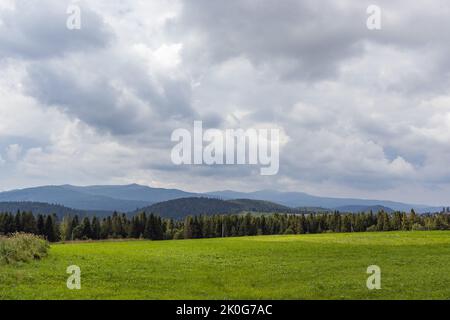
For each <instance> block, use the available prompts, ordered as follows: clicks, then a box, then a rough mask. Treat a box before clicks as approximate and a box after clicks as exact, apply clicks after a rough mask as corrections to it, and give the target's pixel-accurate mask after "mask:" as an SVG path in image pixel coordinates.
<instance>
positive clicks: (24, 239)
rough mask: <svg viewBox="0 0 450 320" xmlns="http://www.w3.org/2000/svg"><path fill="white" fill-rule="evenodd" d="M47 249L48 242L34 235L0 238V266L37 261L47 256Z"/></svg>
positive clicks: (14, 235)
mask: <svg viewBox="0 0 450 320" xmlns="http://www.w3.org/2000/svg"><path fill="white" fill-rule="evenodd" d="M48 249H49V244H48V242H47V241H46V240H44V239H42V238H40V237H38V236H36V235H33V234H27V233H14V234H13V235H12V236H11V237H8V238H5V237H4V238H0V264H13V263H17V262H29V261H32V260H38V259H41V258H43V257H45V256H47V253H48Z"/></svg>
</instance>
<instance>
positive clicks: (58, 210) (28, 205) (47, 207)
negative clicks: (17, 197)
mask: <svg viewBox="0 0 450 320" xmlns="http://www.w3.org/2000/svg"><path fill="white" fill-rule="evenodd" d="M17 211H21V212H32V213H33V214H35V215H37V214H43V215H49V214H55V215H56V216H57V217H58V218H62V217H64V216H68V215H71V216H74V215H78V216H80V217H83V216H88V215H89V216H94V215H95V216H98V217H102V216H108V215H110V214H112V212H110V211H89V212H88V211H85V210H76V209H72V208H68V207H64V206H61V205H58V204H49V203H43V202H30V201H18V202H0V212H8V213H16V212H17Z"/></svg>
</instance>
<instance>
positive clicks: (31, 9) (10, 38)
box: [0, 0, 113, 59]
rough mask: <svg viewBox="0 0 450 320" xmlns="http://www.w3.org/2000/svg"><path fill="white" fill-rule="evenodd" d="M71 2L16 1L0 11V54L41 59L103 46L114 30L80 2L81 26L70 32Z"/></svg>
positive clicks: (52, 0)
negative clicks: (69, 7)
mask: <svg viewBox="0 0 450 320" xmlns="http://www.w3.org/2000/svg"><path fill="white" fill-rule="evenodd" d="M71 3H72V2H71V1H64V0H45V1H40V2H39V3H36V2H35V1H29V0H15V1H14V5H15V8H14V10H3V11H0V20H1V21H2V24H1V26H0V57H3V58H19V57H21V58H31V59H42V58H47V57H53V56H60V55H63V54H65V53H72V52H76V51H88V50H90V49H94V48H99V47H105V46H106V45H107V44H108V43H109V42H110V41H111V38H113V33H112V32H111V30H110V29H109V28H108V27H107V26H106V24H104V22H103V21H102V18H101V17H100V16H99V15H97V14H96V13H94V12H93V11H92V10H90V9H89V7H88V6H86V5H84V4H83V3H82V2H78V3H77V5H79V6H80V7H81V9H82V28H81V29H80V30H76V31H73V30H69V29H68V28H67V27H66V21H67V18H68V17H69V15H68V14H67V13H66V12H67V8H68V5H69V4H71Z"/></svg>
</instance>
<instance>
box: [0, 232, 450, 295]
mask: <svg viewBox="0 0 450 320" xmlns="http://www.w3.org/2000/svg"><path fill="white" fill-rule="evenodd" d="M69 265H78V266H79V267H80V268H81V272H82V274H81V277H82V289H81V290H78V291H77V290H75V291H71V290H68V289H67V288H66V280H67V277H68V276H69V275H68V274H66V268H67V267H68V266H69ZM369 265H378V266H380V267H381V271H382V289H381V290H374V291H370V290H368V289H367V287H366V280H367V277H368V276H369V275H367V274H366V269H367V267H368V266H369ZM0 299H450V232H389V233H358V234H320V235H301V236H262V237H248V238H227V239H203V240H184V241H164V242H150V241H129V242H97V243H76V244H56V245H52V247H51V250H50V254H49V256H48V257H47V258H45V259H43V260H42V261H34V262H31V263H29V264H23V265H21V266H19V267H17V266H15V267H14V266H0Z"/></svg>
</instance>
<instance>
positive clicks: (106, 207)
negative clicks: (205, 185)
mask: <svg viewBox="0 0 450 320" xmlns="http://www.w3.org/2000/svg"><path fill="white" fill-rule="evenodd" d="M186 198H210V199H217V200H224V201H229V200H234V201H235V202H234V204H236V201H238V200H236V199H246V200H247V201H246V202H245V203H244V204H243V203H241V205H242V206H244V207H245V206H248V205H256V207H258V206H259V209H263V208H265V209H267V208H272V209H273V211H280V210H281V209H282V208H284V209H285V210H290V209H296V210H297V209H300V208H317V209H318V210H321V209H323V210H340V211H345V212H361V211H368V210H373V211H377V209H381V208H383V209H384V210H385V211H390V210H391V211H392V210H399V211H409V210H411V209H414V210H416V211H417V212H420V213H424V212H436V211H440V210H441V209H442V207H432V206H427V205H418V204H407V203H401V202H394V201H384V200H367V199H353V198H330V197H318V196H313V195H309V194H307V193H302V192H280V191H273V190H262V191H256V192H249V193H243V192H236V191H216V192H210V193H192V192H186V191H182V190H178V189H161V188H151V187H148V186H142V185H137V184H131V185H107V186H101V185H98V186H85V187H80V186H72V185H61V186H41V187H34V188H26V189H18V190H12V191H5V192H0V203H2V202H3V203H6V202H8V203H10V204H11V203H14V202H16V203H17V202H22V203H23V202H37V203H47V204H51V205H60V206H64V207H67V208H71V209H76V210H81V211H91V212H94V211H95V212H112V211H119V212H135V211H136V210H138V209H141V210H142V208H152V209H155V210H156V209H158V208H159V209H158V210H162V209H161V205H159V207H158V205H157V204H158V203H161V202H166V203H165V205H166V206H167V207H170V205H172V204H173V203H171V202H170V201H171V200H176V199H186ZM248 200H259V201H265V203H264V202H249V201H248ZM194 201H195V200H191V202H194ZM263 203H264V205H262V204H263ZM176 204H177V207H178V208H180V203H176ZM211 204H212V202H211ZM187 205H188V204H187V203H186V206H187ZM189 205H194V204H192V203H190V204H189ZM227 205H230V203H228V204H227ZM152 206H153V207H152ZM0 209H1V206H0ZM247 209H248V207H247ZM164 210H165V209H164ZM248 211H256V210H248Z"/></svg>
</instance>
